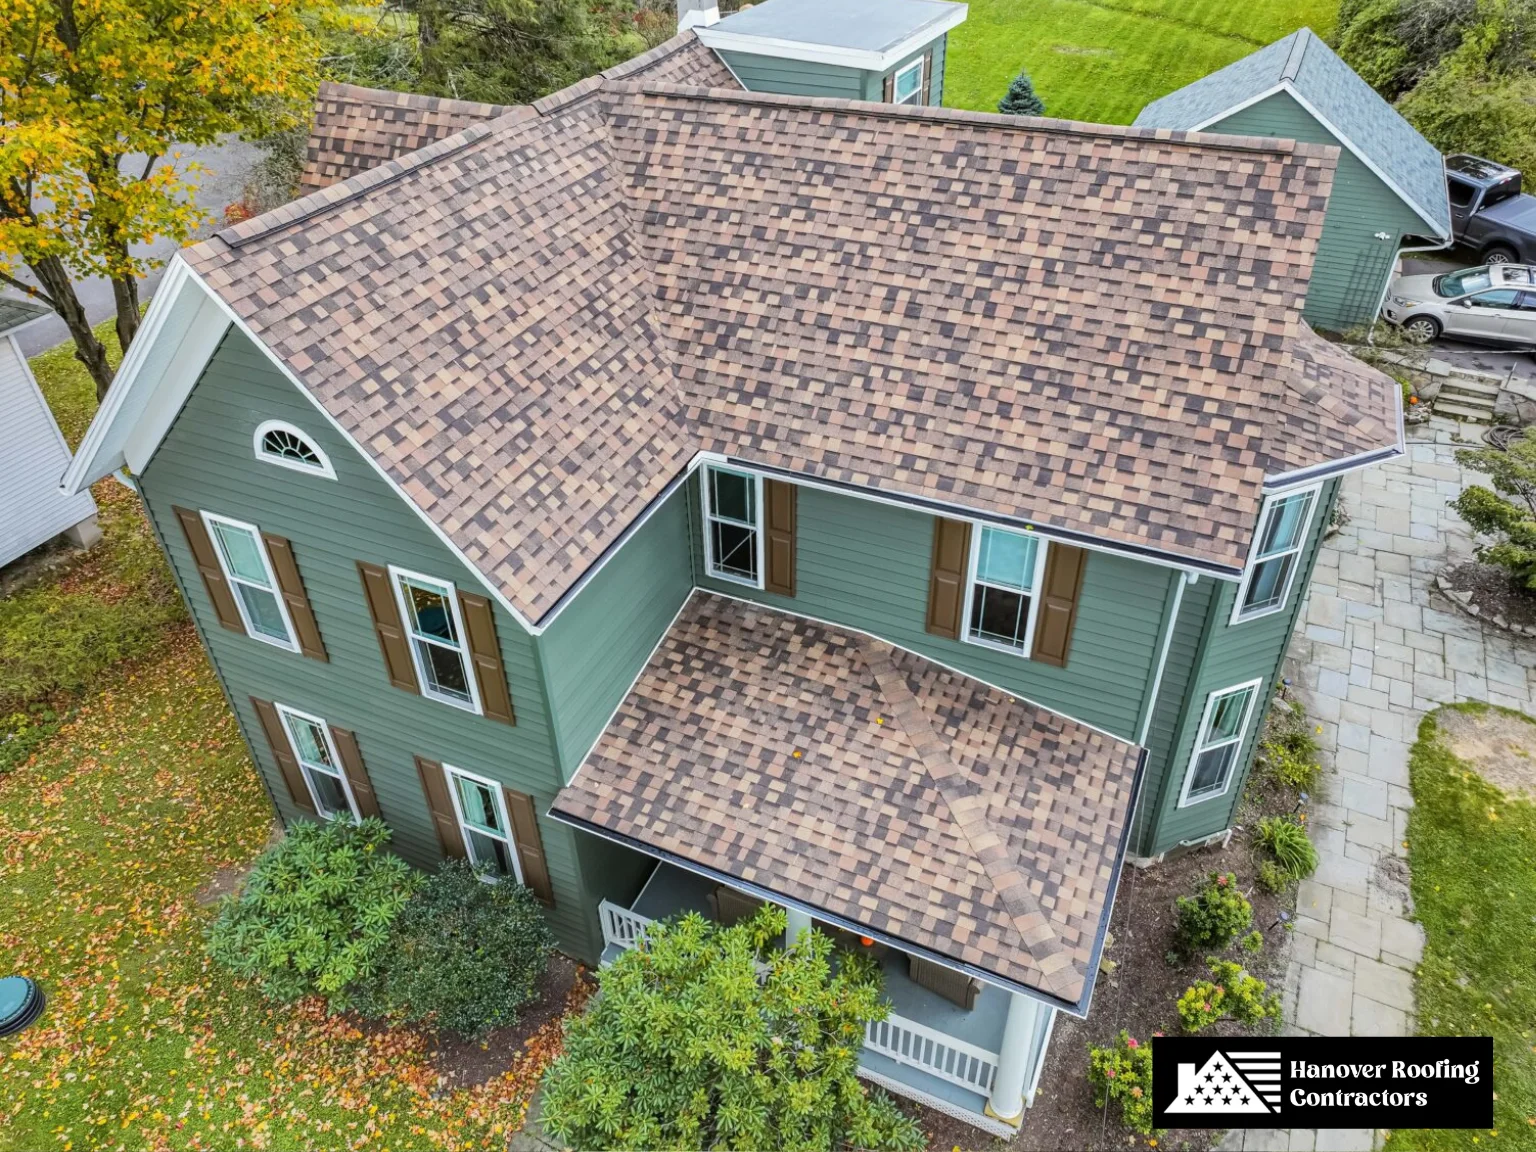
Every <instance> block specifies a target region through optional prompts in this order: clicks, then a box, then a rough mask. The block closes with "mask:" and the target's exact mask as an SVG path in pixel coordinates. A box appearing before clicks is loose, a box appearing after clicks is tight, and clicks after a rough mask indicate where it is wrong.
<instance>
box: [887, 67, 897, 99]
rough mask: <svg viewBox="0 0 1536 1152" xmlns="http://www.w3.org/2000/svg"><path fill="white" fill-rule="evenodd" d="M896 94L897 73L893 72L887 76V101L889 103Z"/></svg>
mask: <svg viewBox="0 0 1536 1152" xmlns="http://www.w3.org/2000/svg"><path fill="white" fill-rule="evenodd" d="M895 95H896V73H894V72H892V73H891V74H890V75H889V76H887V77H886V78H885V102H886V103H887V104H889V103H890V102H891V99H892V98H893V97H894V96H895Z"/></svg>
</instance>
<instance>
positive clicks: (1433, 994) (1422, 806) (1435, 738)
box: [1388, 705, 1536, 1152]
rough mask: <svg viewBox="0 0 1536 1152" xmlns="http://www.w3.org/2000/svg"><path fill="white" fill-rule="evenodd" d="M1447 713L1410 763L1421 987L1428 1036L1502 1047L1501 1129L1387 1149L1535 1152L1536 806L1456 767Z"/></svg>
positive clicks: (1435, 1134)
mask: <svg viewBox="0 0 1536 1152" xmlns="http://www.w3.org/2000/svg"><path fill="white" fill-rule="evenodd" d="M1457 707H1458V710H1461V711H1471V712H1478V711H1479V709H1482V710H1486V706H1479V705H1459V706H1457ZM1443 711H1444V710H1442V713H1443ZM1442 713H1435V714H1432V715H1430V716H1428V717H1426V718H1425V719H1424V721H1423V723H1422V724H1421V725H1420V726H1419V741H1418V743H1417V744H1415V745H1414V748H1413V752H1412V755H1411V758H1410V761H1409V768H1410V771H1411V773H1412V782H1413V798H1414V804H1415V807H1414V809H1413V812H1412V815H1411V816H1410V818H1409V823H1408V864H1409V867H1410V868H1411V869H1412V872H1413V900H1414V905H1415V907H1416V909H1417V912H1418V916H1419V919H1420V920H1421V921H1422V922H1423V924H1424V930H1425V934H1426V936H1427V944H1426V948H1425V952H1424V961H1423V963H1422V965H1421V966H1420V968H1419V971H1418V980H1417V985H1416V988H1415V991H1416V995H1417V1001H1418V1004H1417V1008H1418V1017H1419V1022H1418V1024H1419V1032H1420V1033H1422V1034H1424V1035H1441V1036H1488V1035H1491V1036H1493V1042H1494V1059H1495V1066H1496V1075H1495V1087H1496V1090H1497V1100H1496V1102H1495V1104H1494V1123H1495V1127H1494V1129H1493V1131H1492V1132H1491V1133H1490V1132H1482V1133H1474V1132H1457V1131H1435V1130H1418V1131H1406V1130H1405V1131H1402V1132H1397V1133H1394V1134H1393V1138H1392V1140H1391V1143H1390V1144H1389V1145H1388V1147H1389V1148H1391V1149H1422V1150H1426V1152H1427V1150H1436V1152H1438V1150H1441V1149H1453V1148H1454V1149H1465V1148H1472V1147H1474V1146H1476V1147H1482V1148H1493V1149H1499V1148H1503V1149H1536V962H1533V960H1532V947H1531V944H1532V939H1533V935H1536V805H1532V804H1530V803H1528V802H1525V801H1522V800H1516V799H1511V798H1510V797H1509V796H1507V795H1505V794H1504V793H1502V792H1500V791H1499V790H1498V789H1496V788H1494V787H1493V786H1492V785H1490V784H1488V783H1486V782H1485V781H1484V780H1483V778H1482V777H1481V776H1478V775H1477V774H1476V773H1475V771H1474V769H1475V765H1473V764H1470V763H1466V762H1463V761H1462V760H1459V759H1457V757H1456V756H1455V755H1454V754H1453V752H1452V751H1451V749H1450V748H1449V747H1448V746H1447V745H1446V743H1445V742H1444V737H1443V735H1442V734H1441V733H1440V731H1439V729H1438V727H1437V725H1436V722H1435V718H1436V716H1437V715H1441V714H1442ZM1509 715H1513V714H1509ZM1520 719H1521V721H1523V722H1524V723H1528V724H1536V721H1532V720H1530V719H1529V718H1527V717H1521V718H1520ZM1517 754H1518V753H1517Z"/></svg>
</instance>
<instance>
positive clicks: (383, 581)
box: [357, 560, 421, 694]
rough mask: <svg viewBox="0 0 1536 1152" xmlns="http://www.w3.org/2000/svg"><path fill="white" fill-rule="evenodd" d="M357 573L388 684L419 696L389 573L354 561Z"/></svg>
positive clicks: (373, 565) (375, 565) (407, 642)
mask: <svg viewBox="0 0 1536 1152" xmlns="http://www.w3.org/2000/svg"><path fill="white" fill-rule="evenodd" d="M357 571H358V574H359V575H360V576H361V577H362V578H363V596H364V598H365V599H367V601H368V612H369V614H370V615H372V616H373V631H374V634H375V635H376V636H378V638H379V651H380V652H382V653H383V654H384V670H385V672H387V673H388V674H389V682H390V683H391V684H393V685H394V686H395V687H396V688H400V689H402V690H404V691H406V692H415V693H418V694H419V693H420V691H421V689H419V688H418V687H417V686H416V667H415V665H413V664H412V663H411V648H410V642H409V641H408V640H407V639H406V638H405V626H404V625H403V624H402V623H401V622H400V606H399V604H397V603H396V602H395V590H394V588H392V587H391V586H390V580H389V572H388V571H387V570H386V569H384V568H380V567H379V566H378V565H377V564H365V563H363V562H362V561H361V560H359V561H358V562H357Z"/></svg>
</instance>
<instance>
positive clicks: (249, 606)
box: [202, 512, 299, 652]
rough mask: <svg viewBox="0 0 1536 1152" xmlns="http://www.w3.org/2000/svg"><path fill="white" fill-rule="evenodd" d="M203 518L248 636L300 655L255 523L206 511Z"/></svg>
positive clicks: (291, 624) (285, 607)
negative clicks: (247, 522)
mask: <svg viewBox="0 0 1536 1152" xmlns="http://www.w3.org/2000/svg"><path fill="white" fill-rule="evenodd" d="M202 517H203V524H204V526H205V527H206V528H207V529H208V536H209V538H210V539H211V540H212V541H213V550H214V552H216V553H217V554H218V557H219V567H220V568H221V569H222V570H223V572H224V579H226V580H227V581H229V587H230V590H231V591H232V592H233V593H234V594H235V607H237V608H238V609H239V610H240V619H241V621H242V622H243V623H244V624H245V631H246V635H248V636H252V637H254V638H255V639H257V640H264V641H265V642H266V643H268V644H275V645H277V646H278V647H279V648H286V649H288V651H290V652H297V651H298V650H299V645H298V641H297V640H295V639H294V634H293V622H292V621H291V620H289V619H288V608H287V606H286V605H285V604H284V603H283V597H282V593H281V592H280V591H279V590H278V586H277V577H276V575H274V574H273V572H272V561H271V559H270V558H269V557H268V556H267V546H266V545H265V544H264V543H262V540H261V533H260V532H259V531H258V530H257V528H256V526H255V525H254V524H246V523H243V522H241V521H239V520H231V519H229V517H227V516H218V515H215V514H214V513H212V512H204V513H202Z"/></svg>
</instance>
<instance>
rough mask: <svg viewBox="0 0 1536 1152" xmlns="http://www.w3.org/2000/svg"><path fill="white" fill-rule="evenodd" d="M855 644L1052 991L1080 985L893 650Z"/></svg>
mask: <svg viewBox="0 0 1536 1152" xmlns="http://www.w3.org/2000/svg"><path fill="white" fill-rule="evenodd" d="M854 640H855V644H856V645H857V647H858V650H859V652H860V653H861V654H862V655H863V657H864V662H865V664H867V665H868V666H869V670H870V672H871V673H873V675H874V677H875V683H876V684H878V685H879V687H880V691H881V693H882V694H883V695H884V696H885V700H886V704H887V705H888V706H889V708H890V710H891V715H892V716H893V717H894V718H895V719H896V720H898V721H899V722H900V723H901V726H902V730H903V731H904V732H906V734H907V737H908V739H909V740H910V741H911V743H912V747H913V750H914V751H915V752H916V753H917V756H918V759H919V760H921V761H922V763H923V768H924V770H926V771H927V773H928V778H929V779H930V780H932V781H933V784H934V787H935V788H937V789H938V792H939V795H940V796H941V797H943V799H944V803H945V805H947V806H948V808H949V814H950V819H951V820H953V821H954V824H955V827H956V828H957V829H958V830H959V832H960V835H961V836H962V837H963V838H964V839H965V841H966V843H968V844H969V845H970V846H971V852H972V854H973V855H974V856H975V857H976V860H977V861H978V862H979V863H980V864H981V866H982V868H983V869H984V870H985V871H986V873H987V877H988V879H990V880H991V881H992V886H993V888H994V889H996V891H997V895H998V898H999V899H1000V900H1001V901H1002V902H1003V909H1004V911H1006V912H1007V913H1008V916H1009V919H1011V920H1012V921H1013V926H1014V929H1015V930H1016V931H1017V932H1018V934H1019V936H1020V938H1021V939H1022V940H1023V941H1024V943H1025V945H1026V946H1027V947H1028V949H1029V955H1030V958H1031V959H1033V960H1034V961H1035V963H1036V965H1038V966H1039V968H1040V971H1041V973H1042V975H1043V976H1044V979H1045V983H1046V984H1047V985H1049V986H1050V987H1052V988H1053V989H1055V988H1058V987H1060V986H1062V985H1066V984H1070V985H1072V986H1076V984H1077V983H1079V982H1080V979H1081V977H1080V975H1079V973H1078V972H1077V970H1076V968H1075V967H1074V966H1073V963H1072V958H1071V956H1069V955H1068V954H1067V952H1066V949H1065V948H1063V947H1062V943H1061V939H1060V937H1058V936H1057V935H1056V930H1055V929H1054V928H1052V927H1051V922H1050V919H1049V917H1047V916H1046V914H1045V910H1044V909H1043V908H1041V907H1040V902H1039V901H1038V900H1036V899H1035V895H1034V893H1033V892H1031V891H1030V890H1029V882H1028V881H1027V880H1026V879H1025V878H1024V873H1023V872H1021V871H1020V870H1019V869H1018V867H1017V866H1016V865H1014V864H1013V862H1012V861H1011V860H1009V859H1008V854H1007V850H1006V848H1005V846H1004V841H1003V838H1002V837H1001V836H999V835H998V834H997V832H996V831H995V830H994V829H993V827H992V824H991V821H989V820H988V819H987V815H986V804H985V802H984V801H982V800H981V799H980V798H979V797H977V796H975V795H967V794H966V793H964V792H962V791H961V790H960V788H959V784H960V782H962V781H966V780H967V779H968V778H967V777H966V775H965V773H964V772H962V771H961V770H960V767H959V765H957V764H956V763H955V762H954V759H953V758H952V757H951V756H950V754H949V751H948V749H947V748H946V747H945V745H944V741H943V739H942V738H940V736H939V734H938V733H937V732H935V731H934V730H933V725H932V724H930V723H929V722H928V717H927V716H926V715H925V714H924V712H923V706H922V705H921V704H919V703H918V700H917V696H916V695H915V694H914V693H913V692H912V688H911V685H909V684H908V683H907V678H906V677H905V676H903V675H902V674H901V672H900V671H899V670H898V669H897V668H896V665H895V664H894V663H893V662H892V661H891V658H890V654H889V651H888V646H887V645H884V644H879V643H878V642H877V641H874V640H871V639H870V638H869V637H867V636H863V635H860V634H858V633H854ZM877 645H878V646H877ZM1063 976H1065V979H1063ZM1063 994H1065V993H1063Z"/></svg>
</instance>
